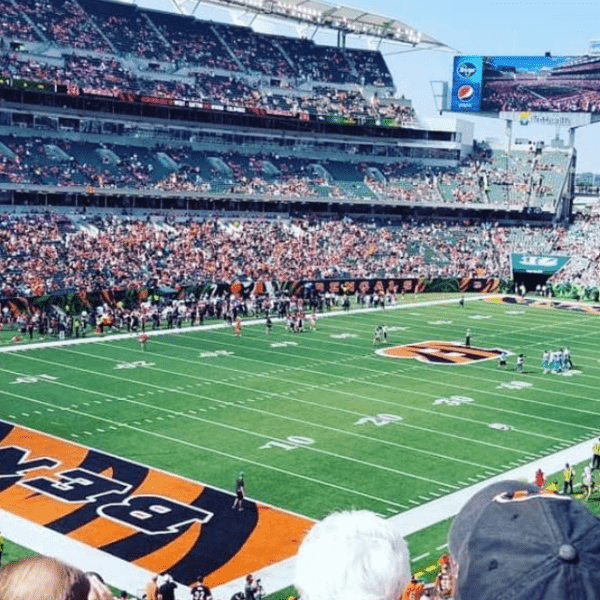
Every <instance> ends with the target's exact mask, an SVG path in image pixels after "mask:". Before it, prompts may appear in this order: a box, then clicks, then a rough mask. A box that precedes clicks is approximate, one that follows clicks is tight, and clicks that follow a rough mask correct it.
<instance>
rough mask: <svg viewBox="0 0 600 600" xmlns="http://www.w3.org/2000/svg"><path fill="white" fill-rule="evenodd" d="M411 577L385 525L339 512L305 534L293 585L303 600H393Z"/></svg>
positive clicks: (364, 514) (402, 546) (398, 538)
mask: <svg viewBox="0 0 600 600" xmlns="http://www.w3.org/2000/svg"><path fill="white" fill-rule="evenodd" d="M410 575H411V573H410V565H409V557H408V547H407V545H406V542H405V541H404V538H403V537H402V535H401V533H400V532H399V531H398V530H397V529H395V528H394V526H393V525H392V524H391V523H390V522H388V521H386V520H385V519H382V518H381V517H378V516H377V515H375V514H374V513H372V512H370V511H367V510H360V511H344V512H339V513H334V514H331V515H329V516H328V517H326V518H325V519H323V521H321V522H320V523H317V524H316V525H315V526H314V527H313V528H312V529H311V530H310V531H309V532H308V534H307V536H306V537H305V538H304V541H303V542H302V544H301V546H300V550H299V551H298V555H297V557H296V575H295V580H294V583H295V585H296V587H297V589H298V591H299V592H300V597H301V598H302V599H303V600H348V599H349V598H351V599H352V600H397V598H399V597H400V595H401V594H402V590H403V589H404V587H405V586H406V584H407V583H408V582H409V580H410Z"/></svg>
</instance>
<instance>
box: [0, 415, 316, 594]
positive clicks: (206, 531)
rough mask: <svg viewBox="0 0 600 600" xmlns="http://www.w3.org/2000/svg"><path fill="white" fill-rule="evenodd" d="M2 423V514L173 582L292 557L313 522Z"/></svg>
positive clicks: (209, 579) (231, 573)
mask: <svg viewBox="0 0 600 600" xmlns="http://www.w3.org/2000/svg"><path fill="white" fill-rule="evenodd" d="M233 499H234V496H233V494H230V493H227V492H224V491H221V490H218V489H215V488H211V487H208V486H205V485H202V484H201V483H197V482H195V481H191V480H189V479H185V478H183V477H179V476H177V475H173V474H170V473H166V472H163V471H159V470H156V469H152V468H150V467H147V466H144V465H140V464H138V463H135V462H132V461H130V460H126V459H123V458H119V457H117V456H113V455H111V454H107V453H104V452H99V451H97V450H93V449H91V448H86V447H85V446H81V445H79V444H75V443H72V442H69V441H66V440H62V439H60V438H56V437H53V436H50V435H47V434H45V433H41V432H39V431H35V430H32V429H27V428H24V427H21V426H18V425H15V424H12V423H9V422H6V421H2V420H0V508H2V509H4V510H5V511H8V512H9V513H12V514H15V515H18V516H19V517H23V518H25V519H27V520H29V521H32V522H34V523H37V524H38V525H42V526H44V527H47V528H48V529H50V530H52V531H55V532H58V533H61V534H62V535H65V536H68V537H70V538H72V539H75V540H78V541H80V542H83V543H85V544H87V545H89V546H92V547H94V548H96V549H98V550H101V551H103V552H107V553H109V554H111V555H112V556H115V557H117V558H120V559H122V560H124V561H127V562H129V563H132V564H135V565H137V566H139V567H142V568H145V569H147V570H149V571H151V572H154V573H163V572H166V571H168V572H169V573H170V574H171V575H172V576H173V578H174V579H175V580H176V581H180V582H181V583H186V584H189V583H192V581H194V580H195V579H196V578H197V577H198V576H199V575H203V576H204V577H205V578H206V583H207V584H208V585H210V586H217V585H221V584H223V583H226V582H228V581H231V580H233V579H237V578H239V577H242V576H244V575H246V574H247V573H250V572H253V571H256V570H259V569H261V568H263V567H266V566H269V565H272V564H275V563H277V562H279V561H281V560H285V559H286V558H289V557H291V556H293V555H294V554H295V553H296V552H297V549H298V546H299V545H300V542H301V541H302V538H303V537H304V535H305V533H306V532H307V531H308V529H309V528H310V527H311V526H312V524H313V521H311V520H309V519H307V518H303V517H301V516H297V515H293V514H290V513H287V512H285V511H282V510H278V509H275V508H272V507H269V506H265V505H261V504H259V503H256V502H252V501H249V500H245V501H244V510H243V511H241V512H240V511H237V510H235V511H234V510H232V508H231V507H232V504H233Z"/></svg>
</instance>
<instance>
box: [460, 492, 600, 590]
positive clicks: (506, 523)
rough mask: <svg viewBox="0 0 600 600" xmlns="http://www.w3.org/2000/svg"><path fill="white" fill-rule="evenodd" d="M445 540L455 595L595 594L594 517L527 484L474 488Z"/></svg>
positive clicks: (599, 545) (597, 538)
mask: <svg viewBox="0 0 600 600" xmlns="http://www.w3.org/2000/svg"><path fill="white" fill-rule="evenodd" d="M448 546H449V549H450V554H451V557H452V567H453V570H454V573H455V575H456V577H457V581H456V593H455V600H492V599H497V600H499V599H500V598H502V599H506V598H510V599H511V600H575V599H577V600H598V599H600V519H599V518H598V517H596V516H595V515H593V514H592V513H591V512H590V511H589V510H588V509H587V508H586V507H585V506H584V505H583V504H581V503H580V502H577V501H575V500H573V499H571V498H569V497H566V496H563V495H559V494H548V493H544V492H543V491H541V490H540V489H539V488H538V487H537V486H536V485H534V484H531V483H523V482H520V481H502V482H498V483H494V484H492V485H489V486H488V487H486V488H484V489H483V490H481V491H480V492H478V493H477V494H475V496H473V497H472V498H471V499H470V500H469V501H468V502H467V504H466V505H465V506H464V507H463V508H462V510H461V511H460V512H459V513H458V515H457V516H456V518H455V519H454V522H453V524H452V527H451V529H450V534H449V539H448Z"/></svg>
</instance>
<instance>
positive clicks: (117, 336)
mask: <svg viewBox="0 0 600 600" xmlns="http://www.w3.org/2000/svg"><path fill="white" fill-rule="evenodd" d="M503 296H504V294H481V295H478V296H469V297H466V298H465V302H476V301H482V300H491V299H498V298H502V297H503ZM457 302H458V301H457V299H456V298H447V299H444V300H428V301H426V302H415V303H409V304H403V303H402V302H401V303H396V304H390V305H388V306H386V307H385V308H380V307H376V308H353V309H351V310H346V311H345V310H343V309H336V310H332V311H329V312H322V313H317V321H319V320H320V319H324V318H328V317H339V316H341V315H353V314H361V313H371V312H382V313H385V312H386V311H390V310H401V309H407V308H415V307H416V306H433V305H436V304H452V303H457ZM283 320H284V319H279V318H275V319H273V322H275V323H278V322H283ZM264 324H265V319H257V318H251V319H248V320H246V321H242V325H243V326H244V327H250V326H252V325H264ZM231 327H232V326H231V325H229V324H228V323H223V322H221V321H219V322H217V323H210V324H209V325H194V326H193V327H189V326H188V327H181V328H179V327H172V328H170V329H157V330H155V331H152V330H150V331H148V330H146V335H147V336H148V337H149V338H151V337H154V336H160V335H174V334H179V333H190V332H195V331H209V330H211V329H226V328H231ZM140 334H141V331H138V332H136V333H131V332H129V333H127V332H126V333H111V334H109V335H97V334H95V333H93V332H91V333H90V334H88V335H89V337H80V338H71V339H66V340H49V341H43V342H33V343H31V344H29V343H26V344H23V345H19V344H18V343H14V342H13V344H12V345H6V346H1V347H0V353H2V352H23V351H24V350H38V349H40V348H57V347H59V348H60V347H62V346H78V345H80V344H95V343H100V342H114V341H117V340H127V339H137V337H138V336H139V335H140Z"/></svg>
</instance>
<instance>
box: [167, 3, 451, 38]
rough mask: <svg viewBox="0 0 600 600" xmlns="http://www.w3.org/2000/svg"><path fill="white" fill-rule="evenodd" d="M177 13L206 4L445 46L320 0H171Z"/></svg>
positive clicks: (389, 22) (380, 19) (378, 18)
mask: <svg viewBox="0 0 600 600" xmlns="http://www.w3.org/2000/svg"><path fill="white" fill-rule="evenodd" d="M171 2H172V3H173V4H174V5H175V7H176V8H177V10H178V11H179V12H181V13H183V14H187V15H193V14H194V12H195V11H196V9H197V8H198V6H199V5H200V4H202V3H203V2H206V3H208V4H213V5H216V6H220V7H223V8H229V9H233V10H238V11H240V10H241V11H246V12H253V13H255V14H256V15H258V16H264V17H271V18H279V19H288V20H292V21H296V22H297V23H302V24H307V25H312V26H315V27H324V28H327V29H334V30H337V31H341V32H343V33H347V34H350V35H364V36H369V37H374V38H379V39H381V40H385V41H388V42H397V43H402V44H410V45H412V46H417V45H420V44H425V45H431V46H439V47H444V48H446V47H447V45H446V44H443V43H442V42H439V41H438V40H436V39H434V38H432V37H430V36H428V35H427V34H425V33H423V32H422V31H419V30H418V29H415V28H414V27H411V26H410V25H406V24H405V23H402V22H401V21H397V20H396V19H394V18H392V17H385V16H382V15H376V14H373V13H370V12H367V11H365V10H361V9H358V8H352V7H349V6H336V5H333V4H328V3H327V2H324V1H322V0H171Z"/></svg>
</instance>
